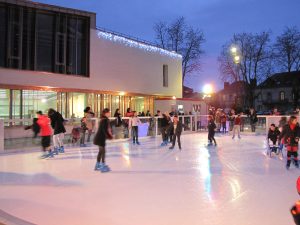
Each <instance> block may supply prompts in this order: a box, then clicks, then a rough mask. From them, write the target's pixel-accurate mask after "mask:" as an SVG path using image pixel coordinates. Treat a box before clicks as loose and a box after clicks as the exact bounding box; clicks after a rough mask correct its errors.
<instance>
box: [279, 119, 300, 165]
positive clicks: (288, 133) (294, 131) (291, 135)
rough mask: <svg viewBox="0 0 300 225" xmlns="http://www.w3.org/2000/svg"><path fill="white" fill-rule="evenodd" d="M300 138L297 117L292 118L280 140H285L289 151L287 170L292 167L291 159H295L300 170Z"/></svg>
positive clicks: (284, 128)
mask: <svg viewBox="0 0 300 225" xmlns="http://www.w3.org/2000/svg"><path fill="white" fill-rule="evenodd" d="M299 137H300V127H299V124H298V123H297V117H295V116H291V117H290V119H289V122H288V124H287V125H285V126H284V127H283V130H282V133H281V135H280V138H283V140H284V143H285V144H286V149H287V162H286V168H287V169H289V168H290V166H291V157H292V156H293V157H294V163H295V167H296V168H299V164H298V143H299Z"/></svg>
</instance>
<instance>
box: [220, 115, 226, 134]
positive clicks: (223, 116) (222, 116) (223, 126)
mask: <svg viewBox="0 0 300 225" xmlns="http://www.w3.org/2000/svg"><path fill="white" fill-rule="evenodd" d="M226 121H227V117H226V113H225V112H222V114H221V125H222V133H223V134H226Z"/></svg>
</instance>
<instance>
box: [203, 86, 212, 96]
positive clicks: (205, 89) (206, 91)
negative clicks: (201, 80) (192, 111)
mask: <svg viewBox="0 0 300 225" xmlns="http://www.w3.org/2000/svg"><path fill="white" fill-rule="evenodd" d="M212 92H213V87H212V85H211V84H205V85H204V87H203V93H204V94H205V95H210V94H212Z"/></svg>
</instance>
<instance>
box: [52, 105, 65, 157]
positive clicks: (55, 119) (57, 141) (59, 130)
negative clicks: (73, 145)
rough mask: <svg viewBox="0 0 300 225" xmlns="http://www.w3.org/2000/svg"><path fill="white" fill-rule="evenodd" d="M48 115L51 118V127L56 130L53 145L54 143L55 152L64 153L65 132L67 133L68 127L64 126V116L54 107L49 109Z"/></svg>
mask: <svg viewBox="0 0 300 225" xmlns="http://www.w3.org/2000/svg"><path fill="white" fill-rule="evenodd" d="M48 116H49V118H50V120H51V127H52V129H53V130H54V132H53V145H54V151H53V152H54V154H58V152H61V153H64V152H65V149H64V133H66V129H65V126H64V121H65V120H64V118H63V117H62V115H61V114H60V113H59V112H57V111H55V110H54V109H51V108H50V109H49V111H48Z"/></svg>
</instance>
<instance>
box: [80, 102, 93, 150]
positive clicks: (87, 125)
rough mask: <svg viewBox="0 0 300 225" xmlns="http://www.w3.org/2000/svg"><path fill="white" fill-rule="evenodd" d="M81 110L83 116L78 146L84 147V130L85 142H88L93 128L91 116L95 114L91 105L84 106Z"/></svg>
mask: <svg viewBox="0 0 300 225" xmlns="http://www.w3.org/2000/svg"><path fill="white" fill-rule="evenodd" d="M83 112H84V117H83V118H82V119H81V128H82V129H81V131H82V133H81V138H80V147H86V144H85V134H86V131H87V132H88V137H87V142H90V139H91V136H92V132H93V128H94V124H93V120H92V118H93V117H94V115H95V114H94V113H93V111H92V109H91V107H89V106H88V107H86V108H85V109H84V111H83Z"/></svg>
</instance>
